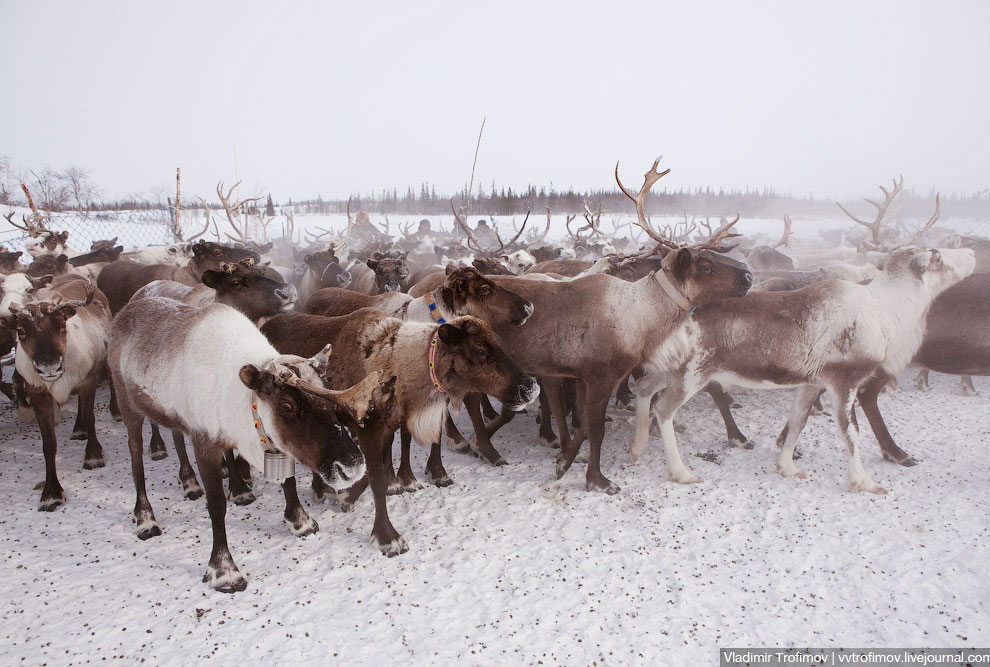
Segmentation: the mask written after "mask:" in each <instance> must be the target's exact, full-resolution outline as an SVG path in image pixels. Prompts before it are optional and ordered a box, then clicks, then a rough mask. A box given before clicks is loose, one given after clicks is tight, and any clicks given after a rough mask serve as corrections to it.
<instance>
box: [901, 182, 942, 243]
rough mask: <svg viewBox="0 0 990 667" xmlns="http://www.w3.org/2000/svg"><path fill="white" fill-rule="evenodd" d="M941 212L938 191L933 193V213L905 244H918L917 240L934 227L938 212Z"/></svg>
mask: <svg viewBox="0 0 990 667" xmlns="http://www.w3.org/2000/svg"><path fill="white" fill-rule="evenodd" d="M941 212H942V201H941V196H940V194H939V193H937V192H936V193H935V213H934V214H933V215H932V217H930V218H928V222H926V223H925V225H924V226H923V227H922V228H921V229H919V230H918V233H917V234H915V235H914V236H913V237H912V238H911V240H910V241H908V242H907V244H906V245H917V244H918V241H920V240H921V239H922V238H924V236H925V234H927V233H928V230H929V229H931V228H932V227H934V226H935V223H936V222H938V216H939V214H940V213H941Z"/></svg>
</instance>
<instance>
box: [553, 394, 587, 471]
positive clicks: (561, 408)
mask: <svg viewBox="0 0 990 667" xmlns="http://www.w3.org/2000/svg"><path fill="white" fill-rule="evenodd" d="M543 381H544V385H543V387H544V389H546V392H547V400H548V401H549V402H550V410H551V411H552V412H553V418H554V421H556V422H557V428H558V429H559V430H560V454H558V455H557V465H556V473H557V479H560V478H561V477H563V476H564V473H566V472H567V471H568V470H569V469H570V467H571V464H572V463H574V459H575V458H576V457H577V454H578V450H580V449H581V443H582V442H583V441H584V437H583V436H582V435H580V433H575V434H574V437H575V438H576V439H575V440H571V434H570V432H568V430H567V406H566V405H565V402H564V392H563V383H564V380H563V378H549V377H548V378H544V380H543ZM577 438H580V439H577Z"/></svg>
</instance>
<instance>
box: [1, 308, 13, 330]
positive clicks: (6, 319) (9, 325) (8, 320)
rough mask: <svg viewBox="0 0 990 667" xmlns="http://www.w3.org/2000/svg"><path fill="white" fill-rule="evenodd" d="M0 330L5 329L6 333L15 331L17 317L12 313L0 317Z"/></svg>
mask: <svg viewBox="0 0 990 667" xmlns="http://www.w3.org/2000/svg"><path fill="white" fill-rule="evenodd" d="M0 329H6V330H7V331H14V330H15V329H17V315H16V314H15V313H12V312H7V313H4V314H3V315H0Z"/></svg>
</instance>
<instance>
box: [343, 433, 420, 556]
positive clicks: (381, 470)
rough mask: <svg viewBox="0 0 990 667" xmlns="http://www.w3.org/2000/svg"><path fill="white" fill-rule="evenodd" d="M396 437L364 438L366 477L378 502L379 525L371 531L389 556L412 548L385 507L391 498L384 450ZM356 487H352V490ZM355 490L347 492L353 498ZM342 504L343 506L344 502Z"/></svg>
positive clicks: (374, 434) (382, 435)
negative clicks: (366, 465) (383, 461)
mask: <svg viewBox="0 0 990 667" xmlns="http://www.w3.org/2000/svg"><path fill="white" fill-rule="evenodd" d="M394 435H395V434H394V433H393V432H391V431H389V432H388V433H384V434H383V433H381V432H378V433H375V432H372V433H369V434H367V435H366V436H365V437H363V438H361V439H360V443H361V449H362V451H363V452H364V460H365V461H367V463H368V473H367V475H366V476H365V478H366V479H368V480H369V481H368V483H370V485H371V493H372V495H373V496H374V500H375V525H374V526H373V527H372V529H371V537H372V539H373V540H375V542H376V543H377V544H378V548H379V549H381V552H382V553H383V554H385V555H386V556H389V557H392V556H398V555H399V554H403V553H405V552H407V551H409V545H408V544H407V543H406V541H405V539H404V538H403V537H402V536H401V535H399V531H397V530H396V529H395V526H393V525H392V522H391V520H389V518H388V507H387V506H386V504H385V503H386V498H387V497H388V494H387V493H386V491H387V486H388V485H387V483H386V478H385V466H383V465H382V448H383V447H384V446H385V443H386V442H388V441H391V439H392V438H393V436H394ZM358 484H360V482H358ZM355 486H357V484H355ZM353 488H354V487H351V489H353ZM351 489H348V490H347V491H345V492H344V493H345V494H346V495H348V496H349V495H350V494H349V492H350V490H351ZM360 491H363V488H362V489H360V490H359V491H358V494H360ZM341 505H342V506H343V502H342V503H341Z"/></svg>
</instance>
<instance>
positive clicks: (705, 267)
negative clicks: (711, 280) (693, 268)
mask: <svg viewBox="0 0 990 667" xmlns="http://www.w3.org/2000/svg"><path fill="white" fill-rule="evenodd" d="M701 270H702V271H703V272H704V273H714V272H715V267H714V266H712V265H711V264H709V263H708V262H704V263H703V264H702V265H701Z"/></svg>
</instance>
